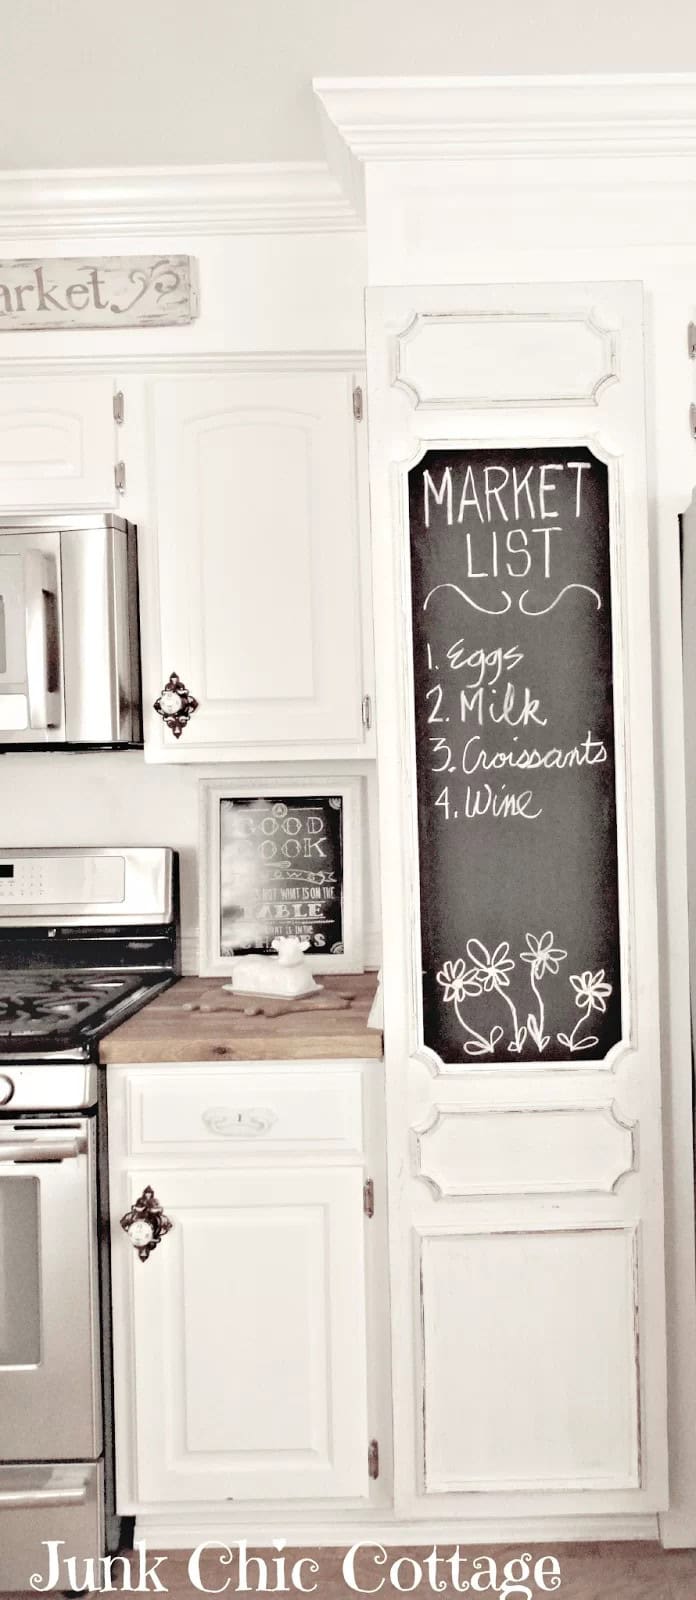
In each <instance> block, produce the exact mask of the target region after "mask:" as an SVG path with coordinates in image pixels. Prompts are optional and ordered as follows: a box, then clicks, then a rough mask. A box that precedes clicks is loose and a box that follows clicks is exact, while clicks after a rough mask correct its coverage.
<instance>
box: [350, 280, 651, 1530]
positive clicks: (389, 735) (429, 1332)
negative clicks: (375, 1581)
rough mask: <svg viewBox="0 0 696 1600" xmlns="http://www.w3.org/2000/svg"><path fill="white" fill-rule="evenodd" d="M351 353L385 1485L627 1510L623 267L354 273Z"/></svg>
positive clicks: (639, 1046) (416, 1492)
mask: <svg viewBox="0 0 696 1600" xmlns="http://www.w3.org/2000/svg"><path fill="white" fill-rule="evenodd" d="M368 370H369V398H370V427H371V436H370V458H371V466H370V476H371V501H372V515H373V544H374V587H375V622H376V630H377V640H376V643H377V670H378V682H377V689H378V699H379V708H380V804H381V818H382V828H381V839H382V904H383V920H384V1000H385V1035H386V1059H387V1081H388V1118H389V1156H390V1174H391V1176H390V1186H391V1187H390V1215H391V1273H392V1297H393V1309H394V1327H395V1329H396V1337H395V1341H394V1351H393V1361H394V1374H395V1395H396V1402H395V1403H396V1416H395V1446H396V1497H397V1506H398V1513H399V1515H401V1516H403V1517H405V1516H412V1517H419V1516H420V1517H423V1518H425V1517H427V1518H429V1519H431V1520H433V1521H437V1519H438V1518H442V1517H453V1516H456V1517H459V1518H466V1517H467V1516H469V1517H476V1518H477V1519H480V1518H481V1517H482V1516H488V1517H491V1518H496V1517H500V1518H511V1517H524V1518H529V1517H532V1516H534V1515H535V1514H536V1515H544V1516H548V1515H552V1516H567V1515H573V1516H574V1515H576V1514H585V1515H600V1516H602V1517H610V1516H611V1515H612V1514H614V1515H615V1516H625V1515H626V1514H631V1513H635V1514H638V1513H645V1512H650V1513H653V1512H655V1511H657V1510H659V1509H661V1508H663V1507H664V1506H665V1505H666V1503H667V1482H666V1398H665V1328H664V1323H665V1313H664V1273H663V1217H662V1168H661V1159H662V1158H661V1137H660V1028H659V1015H658V947H657V920H656V877H655V844H654V814H653V813H654V800H653V747H652V728H651V697H652V677H651V661H650V644H651V638H650V606H649V599H650V597H649V578H648V522H647V504H646V486H645V463H644V438H645V423H644V374H643V354H642V290H641V286H640V285H639V284H635V283H618V284H617V283H609V284H607V283H584V284H577V283H568V284H537V285H522V286H520V285H516V284H512V285H497V286H490V285H487V286H484V287H477V286H472V285H469V286H467V287H465V288H461V289H457V288H450V287H448V288H427V287H426V288H411V289H403V290H402V289H393V290H392V289H384V290H381V289H374V290H370V291H368ZM479 1525H480V1522H479Z"/></svg>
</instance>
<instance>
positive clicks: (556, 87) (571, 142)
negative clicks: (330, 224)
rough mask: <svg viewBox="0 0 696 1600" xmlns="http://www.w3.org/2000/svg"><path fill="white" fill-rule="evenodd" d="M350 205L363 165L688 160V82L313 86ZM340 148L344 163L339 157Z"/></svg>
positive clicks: (367, 81)
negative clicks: (534, 159)
mask: <svg viewBox="0 0 696 1600" xmlns="http://www.w3.org/2000/svg"><path fill="white" fill-rule="evenodd" d="M313 86H314V92H315V94H316V96H317V98H318V100H319V104H320V107H321V113H322V120H323V125H324V135H325V140H326V146H327V153H328V156H329V163H330V165H331V166H332V168H333V170H334V171H336V173H337V175H339V176H340V179H341V182H342V184H343V187H344V190H345V192H346V194H347V195H348V196H349V198H350V200H351V204H352V205H353V206H356V205H358V204H359V203H360V197H361V189H362V178H361V176H360V175H359V172H358V171H357V170H356V168H360V167H361V166H363V165H364V164H365V163H367V162H384V161H437V160H467V159H471V160H473V159H475V160H479V161H480V160H485V159H491V158H492V159H501V158H503V159H510V160H515V159H519V158H520V157H526V158H529V157H572V156H576V157H592V156H601V157H603V158H604V157H612V156H615V157H621V156H624V157H625V156H629V157H630V156H633V157H646V156H673V157H675V156H676V157H685V156H688V157H693V156H696V73H691V72H689V73H659V74H657V73H655V74H654V73H620V74H617V73H613V74H609V73H607V74H601V75H599V74H597V75H594V74H593V75H556V76H510V77H456V78H455V77H427V78H426V77H421V78H315V79H314V80H313ZM340 147H342V153H341V148H340Z"/></svg>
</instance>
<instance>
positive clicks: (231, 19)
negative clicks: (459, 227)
mask: <svg viewBox="0 0 696 1600" xmlns="http://www.w3.org/2000/svg"><path fill="white" fill-rule="evenodd" d="M4 12H5V16H4V20H2V23H1V33H2V43H1V48H0V168H5V169H8V168H10V169H11V168H15V169H16V168H46V167H49V168H51V167H102V166H124V165H125V166H141V165H151V164H152V165H160V164H165V165H168V164H183V165H190V164H191V165H195V164H198V163H208V162H240V161H303V160H315V159H318V158H320V157H321V156H322V148H321V142H320V136H319V125H318V119H317V116H316V112H315V108H314V102H313V97H312V91H311V79H312V77H313V76H314V75H332V74H335V75H337V76H339V75H355V76H363V75H391V74H400V73H404V74H413V73H419V72H422V73H440V72H441V73H507V72H597V71H599V72H616V71H618V72H622V71H660V70H665V71H680V70H684V69H685V68H687V69H688V68H689V66H694V65H696V8H695V7H694V5H693V3H692V0H659V4H658V3H657V0H632V3H631V0H494V3H493V4H481V3H480V0H476V3H473V0H195V3H194V4H187V3H186V0H146V3H143V0H116V4H113V5H99V4H97V3H95V0H14V3H12V0H4Z"/></svg>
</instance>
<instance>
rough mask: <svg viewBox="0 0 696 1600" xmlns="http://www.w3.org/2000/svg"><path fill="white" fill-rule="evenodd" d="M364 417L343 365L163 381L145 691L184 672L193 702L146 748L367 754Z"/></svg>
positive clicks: (153, 733) (185, 754)
mask: <svg viewBox="0 0 696 1600" xmlns="http://www.w3.org/2000/svg"><path fill="white" fill-rule="evenodd" d="M358 428H359V424H357V423H356V422H355V419H354V417H353V405H352V379H351V377H350V375H349V374H346V373H339V372H291V373H278V372H273V373H263V374H258V373H252V374H246V373H235V374H230V375H226V376H223V377H200V378H198V377H196V378H181V379H177V378H175V379H167V380H163V381H162V382H158V383H156V384H155V385H154V435H155V461H156V466H155V472H156V520H157V540H158V564H159V604H160V638H161V655H160V665H161V682H160V683H157V684H150V685H148V687H149V688H150V687H151V688H152V690H153V693H152V695H149V694H148V696H147V698H148V699H150V700H154V699H155V698H156V697H157V695H158V692H159V690H160V689H161V688H162V687H163V686H164V685H165V684H166V682H167V681H168V679H169V677H170V674H171V673H175V674H176V675H177V677H178V678H179V679H180V680H181V681H182V682H183V683H184V684H185V686H186V689H187V690H188V692H189V694H190V695H191V696H193V697H194V698H195V699H196V700H197V702H198V706H197V709H195V711H193V713H192V715H191V717H190V719H189V720H188V721H187V722H186V724H185V726H184V727H183V729H182V730H181V731H179V733H178V736H177V732H176V731H174V730H172V729H171V727H169V726H167V724H166V723H165V722H164V720H163V719H162V718H161V717H160V716H158V715H157V713H156V712H154V711H153V712H152V714H151V717H150V726H149V732H148V735H147V748H148V755H149V756H150V758H151V759H153V760H172V759H180V760H182V759H183V760H187V759H188V760H197V761H200V760H201V759H202V758H205V759H208V760H215V759H220V758H224V757H225V756H229V755H230V753H232V754H234V755H235V756H240V755H241V756H243V755H244V754H245V753H247V752H248V753H249V754H251V755H258V754H259V753H261V754H266V755H270V756H280V755H283V754H286V755H289V756H292V755H301V754H302V753H303V747H305V746H306V747H307V748H308V751H309V752H310V753H312V752H313V751H315V750H316V747H317V746H321V747H322V749H325V751H326V753H327V754H334V755H335V754H344V755H355V754H361V753H365V749H366V745H365V732H366V730H365V728H364V724H363V696H364V695H365V693H366V692H367V691H366V678H365V672H364V666H363V633H364V631H365V630H364V617H363V600H362V589H361V554H360V531H359V530H360V524H359V516H358V507H359V498H360V487H359V479H358V449H359V444H358V438H357V435H358ZM163 709H164V710H165V711H167V710H169V711H170V713H171V702H170V701H165V705H164V707H163ZM368 720H369V719H368Z"/></svg>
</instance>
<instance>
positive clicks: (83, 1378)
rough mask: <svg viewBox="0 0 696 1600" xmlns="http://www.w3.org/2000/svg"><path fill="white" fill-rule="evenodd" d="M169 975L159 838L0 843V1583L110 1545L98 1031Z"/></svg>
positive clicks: (173, 871)
mask: <svg viewBox="0 0 696 1600" xmlns="http://www.w3.org/2000/svg"><path fill="white" fill-rule="evenodd" d="M177 974H178V897H177V859H176V856H175V855H174V853H173V852H172V851H170V850H165V849H100V850H96V849H95V850H90V849H86V850H46V851H42V850H16V851H6V850H0V1590H5V1591H6V1590H12V1589H28V1588H29V1587H30V1578H31V1574H32V1573H33V1572H35V1571H38V1572H44V1571H45V1570H46V1550H45V1548H44V1541H46V1540H50V1539H61V1540H63V1541H64V1553H65V1554H66V1555H75V1556H77V1557H78V1559H80V1558H83V1557H89V1556H92V1557H99V1556H100V1555H102V1554H104V1553H105V1552H108V1551H111V1550H114V1549H116V1548H117V1546H118V1542H119V1536H120V1528H119V1522H118V1519H117V1518H116V1515H115V1511H114V1499H113V1459H112V1457H113V1440H112V1420H111V1414H112V1406H111V1348H110V1316H109V1310H110V1294H109V1258H108V1246H107V1239H108V1232H107V1227H106V1218H107V1217H108V1191H107V1182H108V1177H107V1174H108V1166H107V1127H106V1094H105V1080H104V1074H103V1072H102V1071H100V1069H99V1068H98V1065H97V1056H98V1043H99V1039H100V1038H101V1037H102V1035H103V1034H104V1033H106V1032H108V1031H109V1030H110V1029H111V1028H114V1027H115V1026H116V1025H117V1024H118V1023H119V1022H121V1021H123V1020H124V1019H125V1018H126V1017H127V1016H130V1015H131V1013H132V1012H134V1011H136V1010H138V1008H139V1007H140V1006H142V1005H144V1004H145V1003H146V1002H147V1001H148V1000H150V999H151V998H153V996H154V995H155V994H157V993H159V992H160V990H162V989H163V988H166V987H167V985H168V984H170V983H172V982H173V981H174V979H175V977H176V976H177ZM102 1219H103V1220H104V1226H102V1225H101V1224H102Z"/></svg>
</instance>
